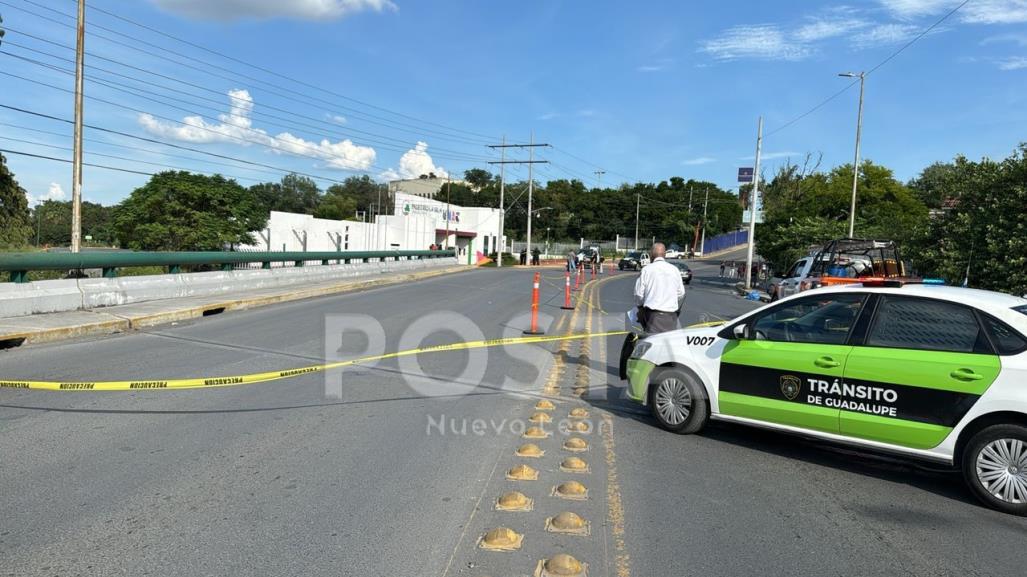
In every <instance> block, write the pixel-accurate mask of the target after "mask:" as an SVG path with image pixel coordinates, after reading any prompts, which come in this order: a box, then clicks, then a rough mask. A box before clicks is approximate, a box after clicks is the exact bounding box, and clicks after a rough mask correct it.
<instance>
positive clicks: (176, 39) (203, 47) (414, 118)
mask: <svg viewBox="0 0 1027 577" xmlns="http://www.w3.org/2000/svg"><path fill="white" fill-rule="evenodd" d="M25 1H29V0H25ZM89 8H90V9H91V10H95V11H97V12H101V13H103V14H106V15H108V16H111V17H112V18H116V19H118V20H121V21H123V22H127V23H129V24H132V25H133V26H138V27H140V28H142V29H144V30H147V31H149V32H153V33H155V34H159V35H161V36H164V37H166V38H169V39H171V40H174V41H176V42H181V43H182V44H185V45H187V46H191V47H193V48H197V49H199V50H203V51H204V52H207V53H209V54H213V55H215V56H220V57H222V58H225V59H227V60H231V61H232V62H235V63H237V64H242V65H244V66H248V67H250V68H253V69H254V70H259V71H261V72H264V73H266V74H271V75H273V76H277V77H279V78H282V79H283V80H288V81H289V82H295V83H297V84H302V85H303V86H307V87H308V88H314V89H316V90H321V91H322V92H325V93H326V94H330V95H332V96H335V97H337V98H343V99H345V100H348V101H350V102H353V103H355V104H359V105H361V106H367V107H369V108H373V109H375V110H380V111H382V112H387V113H389V114H393V115H395V116H399V117H402V118H407V119H410V120H415V121H418V122H423V123H425V124H431V125H434V126H438V127H440V128H445V129H447V130H452V131H454V132H462V133H464V134H468V135H471V136H477V137H480V138H483V139H486V140H487V141H489V142H492V141H494V140H495V138H494V137H493V136H490V135H488V134H482V133H480V132H473V131H470V130H464V129H461V128H456V127H452V126H447V125H444V124H439V123H435V122H430V121H428V120H425V119H421V118H417V117H415V116H410V115H407V114H403V113H401V112H396V111H393V110H389V109H387V108H384V107H381V106H377V105H374V104H371V103H368V102H364V101H361V100H357V99H355V98H352V97H349V96H346V95H344V94H338V93H335V92H332V91H330V90H327V89H325V88H323V87H321V86H316V85H313V84H308V83H306V82H304V81H302V80H298V79H295V78H290V77H289V76H286V75H283V74H280V73H277V72H275V71H273V70H269V69H267V68H264V67H262V66H259V65H256V64H252V63H249V62H246V61H244V60H240V59H238V58H235V57H233V56H230V55H228V54H225V53H223V52H218V51H216V50H213V49H211V48H208V47H206V46H203V45H200V44H197V43H194V42H190V41H189V40H185V39H183V38H178V37H176V36H173V35H171V34H168V33H167V32H164V31H163V30H160V29H157V28H154V27H152V26H147V25H146V24H142V23H140V22H136V21H135V20H132V19H130V18H126V17H124V16H121V15H120V14H115V13H113V12H109V11H107V10H104V9H102V8H99V7H96V6H92V5H90V6H89Z"/></svg>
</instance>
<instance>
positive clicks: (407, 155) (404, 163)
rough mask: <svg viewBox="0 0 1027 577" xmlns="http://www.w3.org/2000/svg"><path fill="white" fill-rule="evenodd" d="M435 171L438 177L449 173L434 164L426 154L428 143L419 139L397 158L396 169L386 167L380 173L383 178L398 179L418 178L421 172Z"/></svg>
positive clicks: (443, 176) (444, 176)
mask: <svg viewBox="0 0 1027 577" xmlns="http://www.w3.org/2000/svg"><path fill="white" fill-rule="evenodd" d="M429 173H435V176H437V177H439V178H446V177H447V176H449V173H448V172H446V169H445V168H442V167H441V166H436V165H435V162H434V161H433V160H432V157H431V155H429V154H428V143H427V142H424V141H419V142H418V143H417V144H416V145H415V146H414V147H413V148H411V149H410V150H408V151H406V152H404V153H403V156H401V157H400V159H399V168H398V169H392V168H390V169H388V170H386V171H384V172H382V173H381V178H382V179H383V180H400V179H408V178H420V176H421V175H422V174H429Z"/></svg>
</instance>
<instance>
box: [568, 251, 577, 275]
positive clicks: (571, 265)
mask: <svg viewBox="0 0 1027 577" xmlns="http://www.w3.org/2000/svg"><path fill="white" fill-rule="evenodd" d="M576 270H578V255H576V254H574V251H573V250H569V251H567V272H574V271H576Z"/></svg>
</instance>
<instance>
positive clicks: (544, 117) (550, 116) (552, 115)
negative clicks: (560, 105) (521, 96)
mask: <svg viewBox="0 0 1027 577" xmlns="http://www.w3.org/2000/svg"><path fill="white" fill-rule="evenodd" d="M557 116H560V115H559V114H558V113H556V112H547V113H545V114H540V115H539V116H538V119H539V120H552V119H554V118H556V117H557Z"/></svg>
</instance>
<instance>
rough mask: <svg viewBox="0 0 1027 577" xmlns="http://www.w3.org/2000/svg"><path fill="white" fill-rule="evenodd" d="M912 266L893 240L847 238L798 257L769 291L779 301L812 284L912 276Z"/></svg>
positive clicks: (812, 285) (909, 277)
mask: <svg viewBox="0 0 1027 577" xmlns="http://www.w3.org/2000/svg"><path fill="white" fill-rule="evenodd" d="M908 270H909V267H908V266H907V265H906V263H905V262H903V261H902V259H901V257H900V254H899V248H898V246H897V245H896V244H895V243H894V242H892V241H890V240H868V239H855V238H843V239H838V240H832V241H830V242H828V243H827V244H825V245H824V246H823V247H820V248H818V249H814V250H811V251H810V253H809V254H808V255H806V256H804V257H803V258H800V259H799V260H797V261H795V262H794V263H793V264H792V266H790V267H789V268H788V271H787V272H785V274H784V275H783V276H782V277H780V278H775V279H771V281H770V286H769V287H768V290H767V292H768V293H769V294H770V298H771V300H772V301H776V300H778V299H781V298H784V297H787V296H791V295H793V294H797V293H799V292H802V291H804V290H807V289H811V288H817V287H820V286H828V285H838V284H849V283H853V282H858V281H860V280H865V279H886V278H889V279H899V278H905V279H909V280H912V277H911V276H910V273H909V272H907V271H908Z"/></svg>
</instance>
